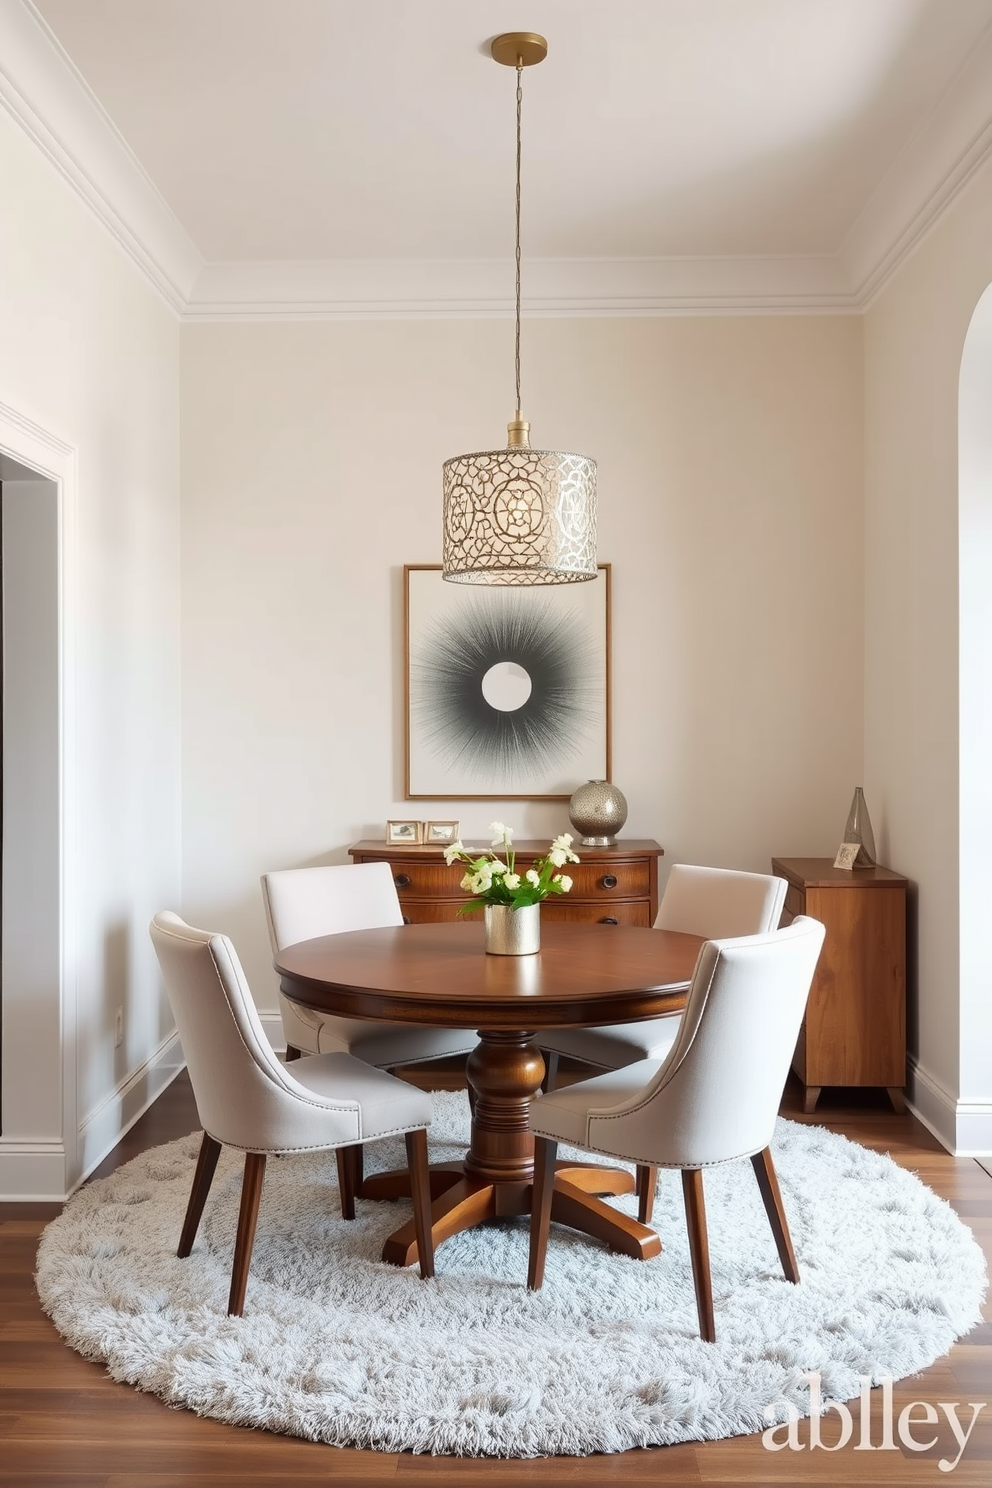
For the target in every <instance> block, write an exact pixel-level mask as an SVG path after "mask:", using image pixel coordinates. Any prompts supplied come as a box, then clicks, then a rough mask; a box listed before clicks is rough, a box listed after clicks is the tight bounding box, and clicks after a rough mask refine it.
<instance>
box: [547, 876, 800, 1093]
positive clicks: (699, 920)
mask: <svg viewBox="0 0 992 1488" xmlns="http://www.w3.org/2000/svg"><path fill="white" fill-rule="evenodd" d="M787 887H788V885H787V884H786V882H785V879H784V878H773V877H772V876H771V875H770V874H767V873H740V872H738V871H737V870H736V869H731V868H697V867H695V866H693V865H692V864H690V863H675V864H674V865H673V867H672V870H671V872H670V873H669V875H668V883H667V884H666V885H665V893H664V896H663V898H662V901H661V905H660V906H659V909H658V916H657V919H656V920H655V922H654V926H655V929H656V930H682V931H684V932H685V933H686V934H688V935H703V936H705V937H706V939H707V940H718V939H721V938H725V937H727V936H732V935H760V934H761V933H763V932H764V931H766V930H774V929H775V928H776V926H777V925H778V922H779V916H780V915H781V913H782V904H783V902H784V900H785V891H786V889H787ZM681 1016H682V1015H681V1013H671V1014H669V1016H668V1017H666V1018H652V1019H649V1020H648V1021H647V1022H645V1023H620V1024H616V1025H614V1026H612V1027H609V1028H555V1029H553V1030H549V1031H547V1032H545V1033H541V1034H540V1035H539V1036H538V1039H537V1043H538V1046H539V1047H540V1049H541V1051H542V1053H544V1056H545V1061H546V1063H547V1064H548V1066H549V1079H548V1082H547V1083H548V1087H549V1088H552V1087H553V1085H554V1072H555V1069H556V1067H557V1063H558V1056H559V1055H561V1054H566V1055H569V1056H570V1057H571V1058H573V1059H582V1060H584V1061H585V1062H586V1064H593V1065H596V1066H597V1067H598V1068H599V1069H620V1068H621V1067H622V1066H623V1065H625V1064H635V1063H636V1062H637V1061H638V1060H639V1059H663V1058H664V1057H665V1055H666V1054H667V1053H668V1051H669V1049H670V1048H671V1047H672V1045H673V1044H674V1042H675V1035H676V1033H677V1032H678V1026H679V1019H680V1018H681ZM549 1055H550V1058H549V1057H548V1056H549Z"/></svg>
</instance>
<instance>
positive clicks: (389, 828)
mask: <svg viewBox="0 0 992 1488" xmlns="http://www.w3.org/2000/svg"><path fill="white" fill-rule="evenodd" d="M423 840H424V824H423V822H422V821H409V820H400V819H398V818H397V819H396V820H395V821H387V823H386V841H387V842H388V843H389V844H390V846H392V847H419V846H420V845H421V843H422V842H423Z"/></svg>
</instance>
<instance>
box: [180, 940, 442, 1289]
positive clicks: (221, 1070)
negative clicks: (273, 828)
mask: <svg viewBox="0 0 992 1488" xmlns="http://www.w3.org/2000/svg"><path fill="white" fill-rule="evenodd" d="M151 937H152V941H153V943H154V946H155V951H156V954H157V955H158V959H159V964H160V966H161V968H162V974H163V976H164V978H165V985H166V989H167V991H168V994H169V1001H170V1002H171V1004H172V1011H173V1014H174V1015H175V1019H176V1026H177V1028H178V1029H179V1037H180V1038H181V1040H182V1045H183V1052H184V1054H185V1055H186V1062H187V1064H188V1066H189V1074H190V1080H191V1082H192V1085H193V1094H194V1096H195V1097H196V1108H197V1111H198V1112H199V1116H200V1120H201V1122H202V1123H203V1141H202V1143H201V1145H200V1156H199V1159H198V1160H197V1164H196V1172H195V1174H194V1177H193V1186H192V1189H191V1190H190V1196H189V1203H188V1205H187V1208H186V1219H185V1222H184V1224H183V1229H182V1235H181V1238H180V1241H179V1250H178V1254H179V1255H180V1256H188V1255H189V1253H190V1251H191V1250H192V1249H193V1242H194V1240H195V1239H196V1231H197V1228H198V1227H199V1223H200V1217H201V1215H202V1214H203V1206H204V1204H205V1203H206V1199H207V1194H208V1192H209V1190H210V1184H211V1181H212V1179H213V1176H214V1171H215V1169H216V1167H217V1159H218V1158H219V1156H220V1149H221V1146H222V1145H223V1144H224V1143H227V1144H228V1145H230V1146H232V1147H238V1148H240V1149H241V1150H242V1151H243V1152H244V1154H245V1168H244V1177H243V1179H242V1183H241V1209H240V1213H239V1215H238V1233H237V1239H236V1242H235V1247H234V1266H233V1269H232V1274H231V1292H230V1297H229V1299H228V1306H227V1310H228V1312H229V1313H236V1314H237V1315H239V1316H240V1314H241V1312H242V1311H243V1308H244V1301H245V1289H246V1287H247V1285H248V1267H249V1265H250V1264H251V1252H252V1246H253V1244H254V1239H255V1226H256V1223H257V1220H258V1207H259V1201H260V1199H261V1197H262V1179H263V1177H264V1174H265V1159H266V1157H267V1156H270V1155H274V1154H280V1155H282V1154H286V1153H292V1152H316V1151H321V1150H327V1149H336V1150H337V1153H338V1174H339V1177H340V1179H341V1207H342V1212H343V1213H344V1215H345V1218H353V1217H354V1199H353V1197H352V1198H351V1200H350V1208H351V1212H350V1214H349V1213H348V1207H349V1188H350V1177H349V1168H348V1162H347V1160H346V1152H347V1150H349V1149H353V1148H354V1146H355V1144H360V1143H363V1142H373V1141H375V1140H377V1139H378V1138H380V1137H388V1136H393V1135H395V1134H397V1133H399V1132H403V1133H404V1134H405V1136H406V1149H407V1158H408V1161H409V1164H410V1176H411V1186H412V1192H413V1213H414V1223H415V1226H416V1232H417V1250H418V1254H419V1256H420V1274H421V1276H433V1274H434V1246H433V1240H432V1236H431V1227H430V1202H431V1200H430V1179H429V1176H428V1170H427V1134H426V1129H427V1127H428V1126H429V1125H430V1122H431V1113H432V1103H431V1098H430V1096H429V1095H427V1094H425V1093H424V1092H423V1091H421V1090H417V1089H415V1088H414V1086H412V1085H408V1084H406V1082H405V1081H403V1080H397V1079H394V1077H393V1076H392V1075H387V1074H385V1073H383V1071H382V1070H377V1069H373V1068H372V1067H371V1066H370V1065H367V1064H363V1063H362V1061H361V1060H360V1059H354V1058H352V1056H351V1055H350V1054H318V1055H315V1056H313V1057H311V1058H307V1059H300V1060H299V1061H298V1062H297V1063H295V1064H294V1066H293V1070H292V1073H290V1071H289V1070H288V1069H287V1068H286V1067H285V1065H283V1064H281V1063H280V1062H279V1060H278V1059H277V1058H276V1056H275V1054H274V1053H273V1050H272V1046H271V1044H270V1043H269V1041H268V1039H267V1038H266V1037H265V1032H264V1030H263V1028H262V1025H261V1022H260V1021H259V1017H258V1013H257V1012H256V1010H255V1005H254V1003H253V1002H252V998H251V993H250V991H249V989H248V984H247V982H246V981H245V975H244V972H243V971H242V969H241V963H240V961H239V960H238V956H237V952H236V951H235V949H234V946H233V945H232V944H231V942H230V940H228V938H227V936H226V935H216V934H213V933H212V932H211V931H209V930H195V929H194V928H193V926H192V925H187V924H186V923H185V921H184V920H181V919H180V918H179V916H178V915H175V914H169V913H167V912H163V913H162V914H157V915H156V916H155V918H154V920H153V921H152V923H151Z"/></svg>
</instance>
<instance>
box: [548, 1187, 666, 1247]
mask: <svg viewBox="0 0 992 1488" xmlns="http://www.w3.org/2000/svg"><path fill="white" fill-rule="evenodd" d="M551 1218H552V1219H553V1220H557V1222H558V1223H559V1224H565V1225H568V1226H569V1228H570V1229H573V1230H581V1231H582V1232H583V1234H585V1235H592V1236H593V1237H594V1239H596V1240H602V1241H604V1242H605V1243H606V1244H607V1245H608V1246H609V1247H610V1249H611V1250H615V1251H619V1253H620V1254H621V1255H629V1256H633V1258H634V1260H635V1261H646V1260H648V1259H649V1258H650V1257H651V1256H656V1255H660V1254H661V1241H660V1240H659V1238H658V1236H657V1234H656V1233H655V1231H654V1230H652V1229H649V1228H648V1226H647V1225H642V1224H639V1223H638V1221H637V1220H636V1219H630V1218H629V1217H628V1216H627V1215H626V1214H621V1213H620V1211H619V1210H618V1209H613V1208H611V1207H610V1205H609V1204H604V1203H603V1201H602V1199H597V1198H596V1197H595V1196H594V1195H593V1194H589V1193H583V1191H582V1189H581V1188H577V1187H576V1186H575V1184H574V1183H569V1182H567V1181H566V1180H565V1179H564V1178H559V1177H556V1178H555V1191H554V1196H553V1197H552V1200H551Z"/></svg>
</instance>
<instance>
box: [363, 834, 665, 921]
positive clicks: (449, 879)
mask: <svg viewBox="0 0 992 1488" xmlns="http://www.w3.org/2000/svg"><path fill="white" fill-rule="evenodd" d="M488 845H489V844H488V843H473V842H470V843H467V844H466V846H467V847H468V850H469V851H470V852H472V851H474V850H478V851H479V852H480V853H481V852H483V851H484V849H485V848H486V847H488ZM514 847H515V849H516V854H517V867H518V868H519V869H520V870H521V871H526V869H528V868H529V867H530V866H531V864H532V863H533V862H534V859H535V858H540V857H543V856H544V854H545V853H546V852H547V850H548V844H547V842H518V843H515V844H514ZM575 851H576V852H577V853H578V854H579V859H580V861H579V862H578V863H570V864H569V865H568V870H567V871H568V875H569V877H570V878H571V880H572V888H571V892H570V893H568V894H561V895H553V896H552V897H550V898H548V899H546V900H545V901H544V903H543V905H542V907H541V914H542V915H546V916H547V918H548V919H549V920H572V921H582V922H584V923H586V924H589V923H592V922H598V923H599V924H603V925H653V924H654V919H655V915H656V914H657V913H658V859H659V858H660V857H661V856H662V854H663V852H664V849H663V848H661V847H659V845H658V843H657V842H651V841H647V840H638V839H637V838H631V839H630V841H629V842H628V841H624V840H623V838H621V839H620V841H619V842H618V843H617V845H616V847H579V846H578V845H577V844H576V845H575ZM349 852H350V853H351V856H352V857H353V858H354V860H355V862H356V863H375V862H382V861H385V862H387V863H388V864H389V865H390V867H391V869H392V871H393V882H394V883H395V885H396V891H397V893H398V894H399V898H400V906H401V908H402V910H403V918H404V919H405V920H406V921H407V923H408V924H413V925H422V924H424V923H426V922H428V921H438V920H453V919H455V918H456V916H457V915H458V911H459V909H460V908H461V906H462V905H463V904H464V903H465V900H466V899H467V898H468V897H469V896H468V895H467V894H466V893H465V891H464V889H460V888H459V887H458V885H459V884H460V882H461V880H462V878H463V877H464V874H465V865H464V864H463V863H453V864H452V866H451V867H450V868H449V867H448V865H447V864H446V863H445V861H444V847H443V846H436V845H435V844H434V843H431V844H430V845H428V846H420V847H400V846H396V845H394V844H392V843H386V842H374V841H365V842H356V843H355V845H354V846H353V847H352V848H350V849H349ZM466 918H467V917H466ZM473 918H475V919H481V918H482V911H481V910H479V911H477V912H476V914H475V915H474V916H473Z"/></svg>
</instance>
